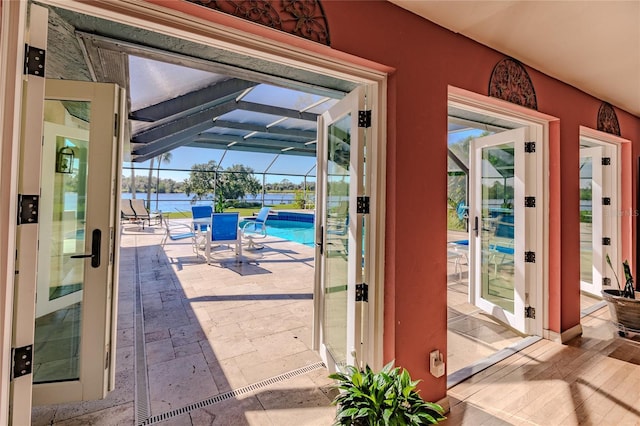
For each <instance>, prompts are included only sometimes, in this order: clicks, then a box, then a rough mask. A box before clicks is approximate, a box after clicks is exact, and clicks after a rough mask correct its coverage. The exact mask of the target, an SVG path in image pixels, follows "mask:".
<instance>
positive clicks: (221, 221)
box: [205, 212, 242, 263]
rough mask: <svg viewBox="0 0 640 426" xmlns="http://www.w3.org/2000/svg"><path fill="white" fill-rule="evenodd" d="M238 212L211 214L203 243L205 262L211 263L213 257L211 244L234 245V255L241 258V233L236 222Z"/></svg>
mask: <svg viewBox="0 0 640 426" xmlns="http://www.w3.org/2000/svg"><path fill="white" fill-rule="evenodd" d="M239 220H240V214H239V213H238V212H235V213H213V214H212V215H211V228H210V229H209V231H207V243H206V245H205V255H206V257H207V263H211V260H212V259H213V257H214V250H213V245H214V244H215V245H216V246H220V245H228V246H229V247H231V245H232V244H233V245H235V255H236V259H237V260H238V261H241V258H242V235H241V233H240V228H239V227H238V222H239Z"/></svg>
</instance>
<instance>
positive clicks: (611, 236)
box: [580, 137, 622, 297]
mask: <svg viewBox="0 0 640 426" xmlns="http://www.w3.org/2000/svg"><path fill="white" fill-rule="evenodd" d="M580 143H581V146H582V147H581V148H580V290H582V291H584V292H586V293H589V294H592V295H594V296H598V297H600V296H601V295H602V294H601V292H602V289H603V286H610V285H613V286H614V287H616V286H617V284H616V282H615V280H616V279H615V276H614V272H615V274H617V275H618V277H620V276H621V275H620V274H621V272H622V271H621V270H620V268H619V265H620V262H619V261H618V245H619V243H620V242H619V240H620V239H619V237H618V236H619V230H618V215H617V211H618V191H617V174H618V172H617V163H618V161H617V149H616V146H614V145H611V144H606V143H603V142H599V141H594V140H590V139H588V138H585V137H581V140H580ZM607 256H608V257H609V259H610V260H611V265H612V266H613V267H615V268H616V269H615V271H612V270H611V268H610V267H609V266H608V264H607V261H606V258H607Z"/></svg>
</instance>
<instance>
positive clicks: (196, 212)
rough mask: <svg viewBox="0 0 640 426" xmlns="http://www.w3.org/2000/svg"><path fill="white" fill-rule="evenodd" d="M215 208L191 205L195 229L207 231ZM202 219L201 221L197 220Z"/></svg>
mask: <svg viewBox="0 0 640 426" xmlns="http://www.w3.org/2000/svg"><path fill="white" fill-rule="evenodd" d="M212 214H213V208H212V207H211V206H191V215H192V216H193V219H194V222H193V229H194V230H195V231H200V232H203V233H204V232H207V229H209V222H210V219H211V215H212ZM197 219H200V221H197Z"/></svg>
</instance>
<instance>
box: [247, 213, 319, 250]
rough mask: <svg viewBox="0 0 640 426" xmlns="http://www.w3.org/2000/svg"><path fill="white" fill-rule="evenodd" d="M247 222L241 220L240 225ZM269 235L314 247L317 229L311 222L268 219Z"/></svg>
mask: <svg viewBox="0 0 640 426" xmlns="http://www.w3.org/2000/svg"><path fill="white" fill-rule="evenodd" d="M245 223H247V221H245V220H243V221H242V222H240V227H241V228H242V227H243V226H244V224H245ZM267 235H269V236H271V237H277V238H282V239H283V240H288V241H293V242H296V243H300V244H304V245H306V246H310V247H313V243H314V239H315V230H314V228H313V223H310V222H300V221H293V220H275V219H268V220H267Z"/></svg>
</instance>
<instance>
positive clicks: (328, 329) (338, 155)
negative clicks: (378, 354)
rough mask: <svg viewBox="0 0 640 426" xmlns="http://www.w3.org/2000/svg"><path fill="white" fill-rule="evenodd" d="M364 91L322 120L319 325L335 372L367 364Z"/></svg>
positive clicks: (327, 360) (326, 356)
mask: <svg viewBox="0 0 640 426" xmlns="http://www.w3.org/2000/svg"><path fill="white" fill-rule="evenodd" d="M364 93H365V89H364V88H358V89H356V90H354V91H353V92H351V93H349V94H348V95H347V96H346V97H345V98H344V99H343V100H342V101H340V102H338V103H337V104H336V105H334V106H333V107H332V108H330V109H329V110H328V111H326V112H325V113H323V114H322V116H320V117H319V118H318V141H319V147H318V152H319V155H318V171H319V174H318V176H319V179H318V180H319V183H320V184H319V185H318V191H319V192H318V199H319V200H321V202H320V203H319V204H318V207H317V210H316V217H317V218H319V219H320V220H319V222H318V225H319V228H320V233H319V235H320V238H319V244H318V248H317V251H316V254H317V261H316V265H317V267H318V269H319V270H320V273H319V274H318V275H317V282H316V291H315V294H316V295H317V296H318V299H319V300H318V301H317V304H316V309H315V315H316V316H315V318H314V323H315V324H316V327H318V328H319V332H318V333H317V335H318V336H319V339H318V343H319V349H320V355H321V356H322V358H323V360H324V361H325V363H326V364H327V366H328V367H329V369H330V370H332V371H334V370H338V369H341V368H343V367H344V366H345V365H355V363H356V360H357V362H366V359H365V358H366V355H365V354H364V353H363V350H362V348H363V340H362V336H363V330H364V328H363V327H364V322H365V314H364V311H365V310H364V309H363V308H362V305H363V303H364V302H356V284H358V283H362V282H363V281H362V277H363V265H364V263H363V253H364V252H363V236H364V231H365V227H366V225H367V222H366V221H365V220H364V215H363V214H362V213H358V209H357V207H356V204H357V199H358V197H359V196H360V195H363V194H364V183H363V171H364V146H363V144H364V140H365V135H366V133H367V132H368V130H367V129H366V128H364V127H358V110H362V109H364Z"/></svg>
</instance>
